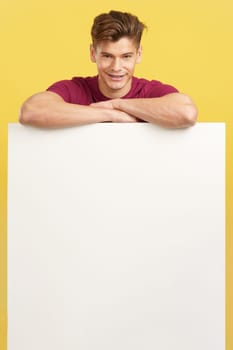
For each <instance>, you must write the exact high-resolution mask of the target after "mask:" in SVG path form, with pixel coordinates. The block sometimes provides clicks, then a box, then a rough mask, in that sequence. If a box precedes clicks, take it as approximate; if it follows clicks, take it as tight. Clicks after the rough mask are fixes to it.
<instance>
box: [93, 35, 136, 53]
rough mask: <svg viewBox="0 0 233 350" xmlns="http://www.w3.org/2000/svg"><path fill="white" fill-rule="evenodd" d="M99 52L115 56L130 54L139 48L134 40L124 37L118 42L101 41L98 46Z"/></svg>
mask: <svg viewBox="0 0 233 350" xmlns="http://www.w3.org/2000/svg"><path fill="white" fill-rule="evenodd" d="M96 51H97V52H100V53H101V52H108V53H111V54H113V55H116V54H117V55H122V54H124V53H128V52H136V51H137V46H136V44H135V41H134V40H133V39H130V38H127V37H123V38H121V39H119V40H118V41H106V40H104V41H101V42H100V43H98V44H97V46H96Z"/></svg>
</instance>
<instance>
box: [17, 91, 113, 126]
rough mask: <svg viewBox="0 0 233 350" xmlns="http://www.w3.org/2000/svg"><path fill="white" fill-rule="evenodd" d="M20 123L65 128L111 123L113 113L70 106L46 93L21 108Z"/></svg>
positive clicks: (30, 100) (87, 107)
mask: <svg viewBox="0 0 233 350" xmlns="http://www.w3.org/2000/svg"><path fill="white" fill-rule="evenodd" d="M19 121H20V122H21V123H22V124H27V125H32V126H38V127H48V128H49V127H65V126H75V125H83V124H90V123H97V122H105V121H111V111H109V110H106V109H104V108H101V109H98V110H97V109H96V108H93V107H89V106H81V105H75V104H70V103H66V102H64V101H62V100H61V99H60V98H57V99H56V97H55V99H54V96H52V95H51V98H50V96H49V95H48V94H47V95H46V98H44V93H42V94H37V95H35V96H32V97H31V98H29V99H28V100H27V101H26V102H25V103H24V104H23V105H22V107H21V110H20V116H19Z"/></svg>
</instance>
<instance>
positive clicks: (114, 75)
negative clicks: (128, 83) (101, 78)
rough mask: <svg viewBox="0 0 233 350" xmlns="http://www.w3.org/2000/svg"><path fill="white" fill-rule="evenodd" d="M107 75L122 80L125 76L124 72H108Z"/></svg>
mask: <svg viewBox="0 0 233 350" xmlns="http://www.w3.org/2000/svg"><path fill="white" fill-rule="evenodd" d="M108 77H109V78H110V79H112V80H117V81H118V80H122V79H123V78H124V77H125V74H110V73H108Z"/></svg>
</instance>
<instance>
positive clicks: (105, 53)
mask: <svg viewBox="0 0 233 350" xmlns="http://www.w3.org/2000/svg"><path fill="white" fill-rule="evenodd" d="M100 53H101V55H109V56H114V55H113V54H111V53H110V52H106V51H101V52H100ZM133 54H134V52H125V53H123V54H122V55H121V56H125V55H133Z"/></svg>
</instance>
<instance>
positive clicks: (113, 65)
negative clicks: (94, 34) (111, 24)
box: [90, 37, 141, 98]
mask: <svg viewBox="0 0 233 350" xmlns="http://www.w3.org/2000/svg"><path fill="white" fill-rule="evenodd" d="M90 51H91V60H92V62H95V63H96V66H97V70H98V75H99V78H98V79H99V80H98V83H99V88H100V91H101V92H102V94H104V95H105V96H106V97H109V98H119V97H122V96H124V95H126V94H127V93H128V92H129V90H130V88H131V83H132V76H133V74H134V69H135V64H136V63H138V62H140V60H141V47H140V48H137V47H136V45H135V42H134V41H133V40H132V39H129V38H127V37H123V38H121V39H119V40H118V41H116V42H112V41H102V42H101V43H99V44H98V45H97V47H96V48H94V47H93V46H92V45H91V50H90Z"/></svg>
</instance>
